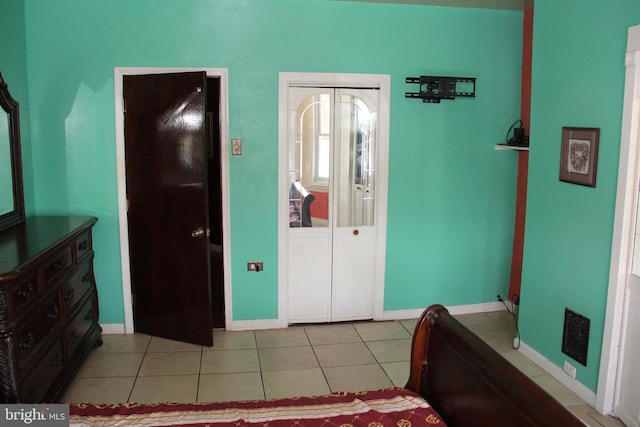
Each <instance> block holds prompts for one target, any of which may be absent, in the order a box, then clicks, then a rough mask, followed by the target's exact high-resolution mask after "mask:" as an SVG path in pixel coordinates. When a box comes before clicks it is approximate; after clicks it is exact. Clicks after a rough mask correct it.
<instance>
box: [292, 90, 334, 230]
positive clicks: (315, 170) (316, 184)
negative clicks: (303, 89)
mask: <svg viewBox="0 0 640 427" xmlns="http://www.w3.org/2000/svg"><path fill="white" fill-rule="evenodd" d="M331 100H332V96H331V93H318V94H313V95H310V96H308V97H306V98H304V99H303V100H302V101H301V102H300V103H299V104H298V105H297V108H296V109H295V110H294V111H292V112H291V119H290V122H291V126H292V129H290V132H289V135H290V143H289V144H290V146H289V182H288V187H287V189H286V191H287V192H288V194H289V227H327V226H328V223H329V182H330V172H331V139H332V138H331V129H332V122H331Z"/></svg>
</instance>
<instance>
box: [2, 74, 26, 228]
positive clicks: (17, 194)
mask: <svg viewBox="0 0 640 427" xmlns="http://www.w3.org/2000/svg"><path fill="white" fill-rule="evenodd" d="M0 107H2V109H3V110H4V111H5V112H6V113H7V119H8V122H9V145H10V147H9V149H10V157H11V159H10V161H11V171H12V173H11V177H12V180H13V182H12V187H13V206H14V209H13V211H11V212H7V213H5V214H3V215H0V231H3V230H6V229H7V228H10V227H13V226H14V225H17V224H20V223H21V222H23V221H24V190H23V187H22V154H21V150H20V114H19V108H18V102H17V101H16V100H15V99H13V98H12V97H11V95H10V94H9V90H8V88H7V83H6V82H5V81H4V79H3V78H2V74H1V73H0Z"/></svg>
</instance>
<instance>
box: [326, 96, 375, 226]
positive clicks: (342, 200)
mask: <svg viewBox="0 0 640 427" xmlns="http://www.w3.org/2000/svg"><path fill="white" fill-rule="evenodd" d="M338 99H339V105H338V108H339V111H338V116H337V118H336V119H337V124H336V136H337V138H338V142H337V144H336V152H337V156H338V159H337V164H336V176H337V178H338V179H337V180H336V184H335V190H336V200H337V203H338V205H337V209H338V212H337V218H338V227H351V226H372V225H374V211H375V164H376V158H375V154H376V136H377V135H376V126H377V123H376V120H377V114H376V112H375V111H372V110H371V109H370V108H369V106H368V105H367V104H366V103H365V101H364V100H363V99H361V98H359V97H358V96H355V95H352V94H344V93H341V94H340V95H339V97H338Z"/></svg>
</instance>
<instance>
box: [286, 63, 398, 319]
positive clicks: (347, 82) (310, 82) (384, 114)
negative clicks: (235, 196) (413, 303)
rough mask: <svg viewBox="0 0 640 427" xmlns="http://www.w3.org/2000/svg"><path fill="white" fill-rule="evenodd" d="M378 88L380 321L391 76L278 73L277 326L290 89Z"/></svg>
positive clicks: (376, 312)
mask: <svg viewBox="0 0 640 427" xmlns="http://www.w3.org/2000/svg"><path fill="white" fill-rule="evenodd" d="M294 85H295V86H315V87H323V86H324V87H353V88H367V87H377V88H380V110H379V113H378V114H379V116H378V117H379V121H378V123H379V129H378V132H379V134H378V141H379V144H380V145H379V146H378V150H379V151H378V152H377V155H378V160H379V164H378V166H377V171H376V207H375V209H376V212H375V218H376V220H375V223H376V231H375V234H376V247H375V255H374V259H375V260H376V263H375V266H374V273H373V274H374V283H373V319H374V320H382V319H383V310H384V277H385V259H386V245H387V200H388V176H389V167H388V166H389V165H388V163H389V162H388V159H389V122H390V120H389V118H390V99H391V76H390V75H388V74H346V73H284V72H283V73H280V74H279V87H278V97H279V101H278V324H279V325H280V326H281V327H286V326H287V325H288V309H287V307H288V304H289V299H288V289H287V287H288V283H289V281H288V266H287V259H288V253H289V252H288V250H289V239H288V232H289V222H288V220H287V218H288V217H289V213H288V212H289V209H288V206H289V198H288V195H287V193H286V191H283V189H286V188H287V185H288V183H289V181H288V180H289V175H288V158H289V157H288V131H289V129H288V114H289V112H288V108H287V104H288V101H287V100H288V96H289V87H290V86H294Z"/></svg>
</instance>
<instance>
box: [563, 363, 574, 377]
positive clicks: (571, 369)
mask: <svg viewBox="0 0 640 427" xmlns="http://www.w3.org/2000/svg"><path fill="white" fill-rule="evenodd" d="M564 371H565V372H566V373H567V375H569V376H570V377H571V378H573V379H575V378H576V367H575V366H573V365H572V364H571V363H569V362H567V361H566V360H565V361H564Z"/></svg>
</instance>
